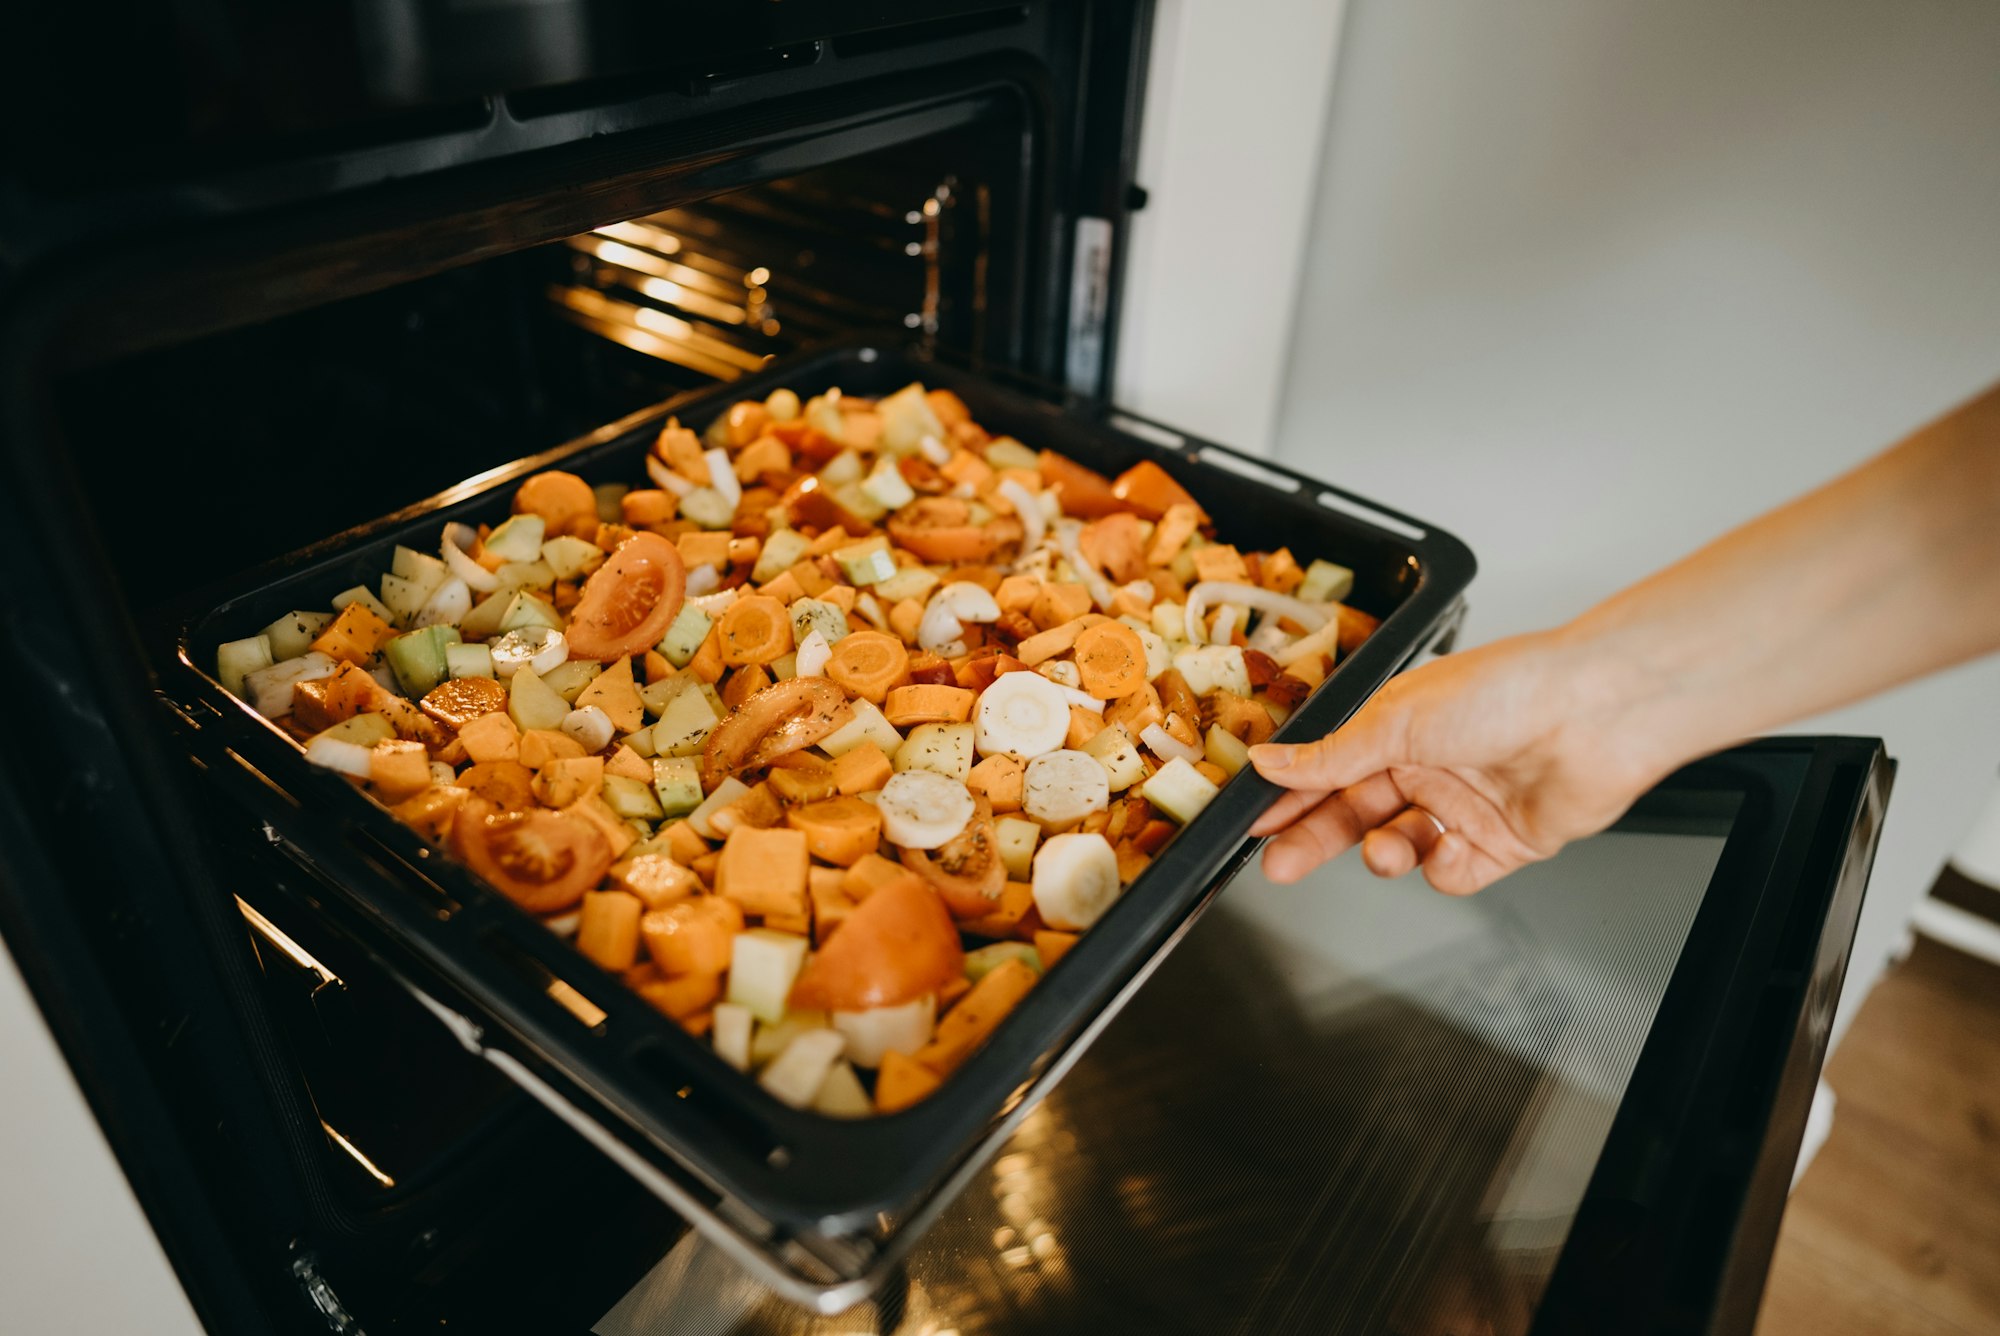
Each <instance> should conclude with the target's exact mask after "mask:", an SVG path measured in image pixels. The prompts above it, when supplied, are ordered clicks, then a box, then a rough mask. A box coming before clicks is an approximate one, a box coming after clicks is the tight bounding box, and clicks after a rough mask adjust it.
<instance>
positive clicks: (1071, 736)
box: [1063, 705, 1104, 751]
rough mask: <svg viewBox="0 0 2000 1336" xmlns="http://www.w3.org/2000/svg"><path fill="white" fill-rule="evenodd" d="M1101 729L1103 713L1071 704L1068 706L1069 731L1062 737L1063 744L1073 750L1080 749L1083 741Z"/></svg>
mask: <svg viewBox="0 0 2000 1336" xmlns="http://www.w3.org/2000/svg"><path fill="white" fill-rule="evenodd" d="M1103 731H1104V716H1103V715H1101V714H1099V713H1098V712H1097V711H1095V710H1086V709H1084V708H1083V706H1081V705H1072V706H1070V707H1069V733H1068V734H1067V735H1065V737H1064V738H1063V746H1065V747H1068V748H1070V749H1071V750H1073V751H1076V750H1081V749H1082V747H1083V744H1084V743H1086V742H1089V741H1090V740H1091V739H1092V738H1094V737H1096V736H1097V735H1098V734H1099V733H1102V732H1103Z"/></svg>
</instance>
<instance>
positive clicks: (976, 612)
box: [931, 580, 1000, 622]
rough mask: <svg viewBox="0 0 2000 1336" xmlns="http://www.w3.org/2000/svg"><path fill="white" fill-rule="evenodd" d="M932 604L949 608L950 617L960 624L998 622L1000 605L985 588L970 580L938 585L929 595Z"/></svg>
mask: <svg viewBox="0 0 2000 1336" xmlns="http://www.w3.org/2000/svg"><path fill="white" fill-rule="evenodd" d="M931 602H932V603H933V604H937V603H942V604H944V605H945V606H946V607H948V608H950V609H951V611H952V615H954V616H955V617H957V618H958V619H959V620H960V621H961V622H997V621H999V620H1000V605H999V604H998V603H997V602H995V601H994V598H993V595H992V594H990V593H988V592H987V590H986V586H984V585H977V584H974V583H973V582H972V581H970V580H953V581H952V582H951V583H950V584H947V585H940V586H939V587H938V591H937V592H936V593H935V594H932V595H931Z"/></svg>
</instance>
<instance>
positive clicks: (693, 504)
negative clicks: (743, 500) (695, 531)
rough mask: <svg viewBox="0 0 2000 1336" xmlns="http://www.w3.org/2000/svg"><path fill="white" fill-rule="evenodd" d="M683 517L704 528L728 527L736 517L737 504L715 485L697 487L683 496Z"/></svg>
mask: <svg viewBox="0 0 2000 1336" xmlns="http://www.w3.org/2000/svg"><path fill="white" fill-rule="evenodd" d="M681 518H682V519H688V520H693V521H694V522H695V523H696V524H699V525H700V526H701V527H702V528H704V529H727V528H728V527H729V526H730V524H731V523H732V522H734V520H735V519H736V504H735V502H733V501H731V500H730V499H729V498H728V497H726V496H724V495H723V494H722V493H721V492H718V491H716V490H715V489H714V488H713V487H697V488H695V489H694V490H693V491H692V492H689V493H688V494H687V495H686V496H684V497H682V498H681Z"/></svg>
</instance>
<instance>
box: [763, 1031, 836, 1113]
mask: <svg viewBox="0 0 2000 1336" xmlns="http://www.w3.org/2000/svg"><path fill="white" fill-rule="evenodd" d="M845 1045H846V1041H845V1040H844V1039H842V1038H841V1037H840V1035H839V1034H837V1033H836V1032H834V1031H832V1030H809V1031H807V1032H806V1033H805V1034H802V1035H800V1036H799V1037H798V1038H796V1039H794V1040H792V1042H791V1043H790V1044H788V1045H786V1047H785V1051H784V1052H783V1053H780V1054H779V1055H778V1056H777V1057H775V1058H773V1059H771V1065H770V1066H768V1067H766V1068H765V1069H764V1074H763V1075H762V1076H760V1077H758V1078H757V1081H758V1084H759V1085H761V1086H763V1087H764V1089H765V1090H766V1091H768V1092H770V1094H771V1096H772V1098H774V1099H776V1100H778V1102H780V1103H782V1104H789V1105H791V1106H792V1107H793V1108H795V1109H803V1108H805V1107H807V1106H808V1105H810V1104H811V1103H812V1102H813V1099H814V1097H815V1096H817V1095H818V1094H819V1088H820V1086H821V1085H822V1084H823V1083H824V1082H825V1081H826V1077H827V1073H828V1072H830V1071H832V1070H833V1064H834V1063H835V1062H836V1061H838V1060H839V1058H840V1054H841V1050H842V1048H844V1047H845Z"/></svg>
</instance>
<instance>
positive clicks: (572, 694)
mask: <svg viewBox="0 0 2000 1336" xmlns="http://www.w3.org/2000/svg"><path fill="white" fill-rule="evenodd" d="M603 671H604V665H603V664H601V663H592V662H591V661H590V660H589V659H565V660H564V661H563V662H561V663H559V664H557V665H556V666H555V667H553V668H551V669H549V670H548V671H547V672H546V673H543V674H542V681H544V682H546V683H548V684H549V690H551V691H553V692H555V693H556V695H558V696H561V697H562V698H563V699H564V700H566V701H568V702H569V703H570V704H571V705H574V704H576V698H577V697H578V696H580V695H582V694H583V689H584V688H585V687H587V686H589V685H590V684H591V683H592V682H593V681H595V680H596V679H597V675H598V674H599V673H601V672H603Z"/></svg>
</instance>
